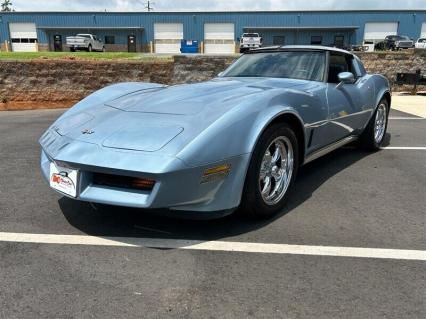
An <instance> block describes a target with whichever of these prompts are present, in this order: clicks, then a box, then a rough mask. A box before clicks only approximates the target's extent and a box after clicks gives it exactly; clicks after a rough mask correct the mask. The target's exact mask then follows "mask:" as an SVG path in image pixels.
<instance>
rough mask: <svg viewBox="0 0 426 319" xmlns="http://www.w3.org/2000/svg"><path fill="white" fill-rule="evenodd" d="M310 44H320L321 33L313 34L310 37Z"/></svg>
mask: <svg viewBox="0 0 426 319" xmlns="http://www.w3.org/2000/svg"><path fill="white" fill-rule="evenodd" d="M311 44H312V45H321V44H322V36H321V35H313V36H312V37H311Z"/></svg>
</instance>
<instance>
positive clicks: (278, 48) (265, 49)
mask: <svg viewBox="0 0 426 319" xmlns="http://www.w3.org/2000/svg"><path fill="white" fill-rule="evenodd" d="M286 50H317V51H331V52H339V53H344V54H350V55H353V54H352V53H351V52H349V51H346V50H342V49H338V48H333V47H326V46H323V45H283V46H271V47H263V48H259V49H254V50H250V51H249V53H256V52H271V51H286Z"/></svg>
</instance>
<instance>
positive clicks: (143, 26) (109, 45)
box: [0, 10, 426, 54]
mask: <svg viewBox="0 0 426 319" xmlns="http://www.w3.org/2000/svg"><path fill="white" fill-rule="evenodd" d="M243 32H258V33H260V35H261V36H262V37H263V40H264V45H265V46H267V45H283V44H322V45H335V46H339V47H341V46H348V45H352V44H353V45H356V44H363V43H375V42H378V41H380V40H382V39H384V37H385V36H387V35H395V34H401V35H408V36H409V37H411V38H413V39H417V38H419V37H426V11H425V10H423V11H422V10H417V11H416V10H414V11H301V12H288V11H286V12H284V11H280V12H278V11H273V12H272V11H266V12H7V13H6V12H1V13H0V43H1V49H2V50H11V51H37V50H40V51H47V50H50V51H61V50H65V49H66V48H65V37H66V36H69V35H75V34H76V33H91V34H94V35H96V36H97V37H98V38H100V39H101V40H102V41H104V42H105V46H106V49H107V51H130V52H156V53H180V43H181V40H182V39H186V40H198V41H199V43H200V52H204V53H222V54H227V53H234V52H235V51H236V50H238V43H239V38H240V37H241V34H242V33H243Z"/></svg>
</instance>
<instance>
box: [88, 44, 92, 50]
mask: <svg viewBox="0 0 426 319" xmlns="http://www.w3.org/2000/svg"><path fill="white" fill-rule="evenodd" d="M92 51H93V50H92V45H91V44H89V46H88V47H87V52H92Z"/></svg>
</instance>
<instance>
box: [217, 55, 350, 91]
mask: <svg viewBox="0 0 426 319" xmlns="http://www.w3.org/2000/svg"><path fill="white" fill-rule="evenodd" d="M276 52H322V53H324V54H325V68H324V72H323V76H322V80H321V81H319V80H303V79H296V78H276V77H264V78H271V79H292V80H299V81H310V82H317V83H327V81H328V69H329V63H330V51H329V50H324V49H316V48H291V49H287V48H286V49H284V48H280V49H278V50H277V49H276V48H271V49H270V50H268V49H261V50H256V51H255V50H253V51H249V52H247V53H244V54H242V55H241V56H240V57H239V58H238V59H237V60H235V61H234V63H237V62H238V60H240V59H241V58H242V57H243V56H245V55H250V54H259V53H276ZM349 55H350V53H349ZM234 63H232V64H231V65H230V66H229V67H228V68H226V69H225V70H224V71H223V72H221V74H220V75H219V77H220V78H232V76H226V75H225V74H226V72H227V71H228V69H229V68H230V67H232V65H233V64H234ZM235 78H238V77H235ZM241 78H242V77H241ZM256 78H261V77H256Z"/></svg>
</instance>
